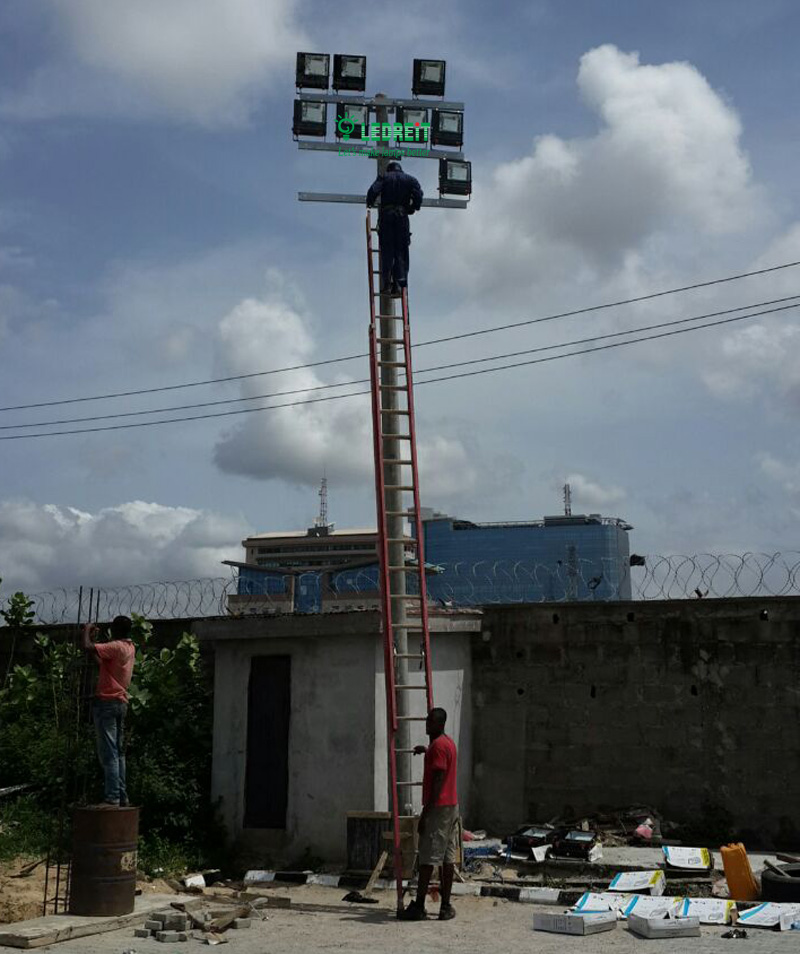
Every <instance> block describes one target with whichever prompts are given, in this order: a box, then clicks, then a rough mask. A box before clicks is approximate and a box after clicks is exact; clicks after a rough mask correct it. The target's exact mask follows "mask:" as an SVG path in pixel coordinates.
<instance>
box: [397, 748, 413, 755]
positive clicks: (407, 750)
mask: <svg viewBox="0 0 800 954" xmlns="http://www.w3.org/2000/svg"><path fill="white" fill-rule="evenodd" d="M413 751H414V750H413V749H395V752H396V753H397V754H398V755H399V754H400V753H402V752H413Z"/></svg>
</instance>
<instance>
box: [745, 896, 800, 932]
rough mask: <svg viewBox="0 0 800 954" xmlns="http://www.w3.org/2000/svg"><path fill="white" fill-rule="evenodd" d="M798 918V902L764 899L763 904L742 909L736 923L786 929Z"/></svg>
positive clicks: (780, 929) (799, 918)
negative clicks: (784, 902) (783, 902)
mask: <svg viewBox="0 0 800 954" xmlns="http://www.w3.org/2000/svg"><path fill="white" fill-rule="evenodd" d="M798 920H800V904H781V903H780V902H778V901H765V902H764V903H763V904H759V905H756V907H754V908H750V910H749V911H742V912H741V914H740V915H739V921H738V923H739V924H740V925H741V926H742V927H764V928H777V930H779V931H788V930H789V928H791V926H792V924H793V922H794V921H798Z"/></svg>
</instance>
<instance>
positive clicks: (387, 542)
mask: <svg viewBox="0 0 800 954" xmlns="http://www.w3.org/2000/svg"><path fill="white" fill-rule="evenodd" d="M366 228H367V277H368V280H369V306H370V324H369V357H370V384H371V397H372V426H373V442H374V453H375V499H376V505H377V516H378V557H379V567H380V569H379V585H380V594H381V614H382V620H383V659H384V673H385V678H386V711H387V719H386V726H387V736H388V739H387V742H388V750H389V791H390V802H391V812H392V825H393V846H394V851H393V858H394V873H395V879H396V882H397V908H398V912H399V911H400V910H401V909H402V907H403V857H402V850H401V833H400V814H401V812H400V809H401V802H400V792H401V791H402V792H403V793H404V794H403V797H404V799H408V798H410V795H409V794H408V793H409V790H411V789H413V788H416V787H418V786H419V785H421V782H420V781H416V780H413V779H412V778H411V774H412V767H413V765H414V762H413V758H412V754H411V753H413V750H414V744H413V743H412V740H411V737H410V735H411V727H412V725H413V724H414V723H419V722H424V721H425V718H426V716H427V713H428V712H429V711H430V709H432V708H433V681H432V677H431V653H430V636H429V627H428V598H427V588H426V584H425V554H424V538H423V526H422V519H421V516H420V497H419V469H418V466H417V440H416V426H415V420H414V385H413V375H412V369H411V330H410V326H409V320H408V292H407V289H405V288H404V289H403V290H402V297H401V299H400V301H401V314H400V315H394V314H393V312H394V302H393V300H392V299H391V298H389V297H388V296H384V295H381V293H380V281H379V280H378V281H377V282H376V275H378V276H379V275H380V271H378V270H376V269H375V267H374V265H375V259H374V255H375V254H376V253H377V254H378V257H379V258H380V245H379V241H378V238H377V236H378V230H377V228H376V227H375V225H374V224H373V219H372V212H371V211H369V210H368V211H367V221H366ZM398 321H402V337H399V335H398V333H399V328H398V326H397V324H396V322H398ZM392 323H394V324H392ZM401 370H402V371H403V372H404V373H405V378H404V386H402V387H400V386H399V385H398V374H399V373H400V371H401ZM403 428H406V429H405V430H403ZM401 441H402V442H403V443H402V444H401V443H400V442H401ZM401 468H402V470H401ZM409 496H410V497H411V499H410V500H408V497H409ZM406 520H413V522H414V529H415V536H414V539H412V538H410V537H406V536H405V534H404V524H405V521H406ZM410 546H413V547H414V553H413V557H412V558H411V559H410V561H409V562H407V560H406V552H405V551H406V548H407V547H410ZM414 580H416V583H417V585H416V592H413V591H412V592H409V584H410V583H412V582H413V581H414ZM409 611H411V612H413V613H414V616H413V617H412V618H411V619H409V618H408V613H409ZM417 614H418V615H417ZM412 620H413V622H412ZM409 633H414V634H415V638H416V635H419V642H420V645H419V649H420V651H419V652H418V653H409V652H408V634H409ZM409 659H418V660H420V662H421V668H422V671H423V672H424V683H422V684H413V683H411V682H410V681H409V678H408V660H409ZM423 690H424V692H423ZM415 741H416V742H417V743H419V742H421V741H422V739H421V738H420V739H417V740H415ZM398 758H399V759H400V760H401V762H402V771H400V772H399V773H398Z"/></svg>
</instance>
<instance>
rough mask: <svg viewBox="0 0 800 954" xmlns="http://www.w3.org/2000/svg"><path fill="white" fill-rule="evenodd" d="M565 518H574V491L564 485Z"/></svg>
mask: <svg viewBox="0 0 800 954" xmlns="http://www.w3.org/2000/svg"><path fill="white" fill-rule="evenodd" d="M564 516H565V517H571V516H572V491H571V490H570V489H569V484H564Z"/></svg>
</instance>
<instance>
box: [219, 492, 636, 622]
mask: <svg viewBox="0 0 800 954" xmlns="http://www.w3.org/2000/svg"><path fill="white" fill-rule="evenodd" d="M422 517H423V528H424V534H425V540H424V543H425V562H426V565H427V566H428V567H429V568H430V569H429V572H428V574H427V583H428V594H429V596H430V598H431V600H433V601H437V602H439V603H440V604H441V605H444V606H455V607H458V606H480V605H482V604H485V603H540V602H550V601H552V602H561V601H565V600H567V601H569V600H584V601H585V600H629V599H630V598H631V582H630V549H629V542H628V531H629V530H631V529H632V527H631V526H630V524H628V523H626V522H625V521H624V520H620V519H618V518H616V517H603V516H601V515H600V514H589V515H588V516H585V515H576V516H555V517H545V518H544V519H543V520H537V521H531V522H524V523H473V522H471V521H468V520H459V519H456V518H454V517H449V516H447V515H446V514H440V513H436V512H435V511H433V510H425V511H424V512H423V514H422ZM376 536H377V535H376V533H375V531H374V530H358V531H347V530H345V531H332V532H330V533H328V532H326V533H320V532H319V531H318V530H313V529H312V530H309V531H308V532H307V533H292V534H288V533H287V534H276V533H272V534H268V535H263V536H260V537H251V538H249V539H248V540H245V541H244V545H245V547H246V551H247V562H246V563H235V564H233V565H235V566H237V567H238V570H239V577H238V585H237V596H238V597H239V598H240V602H242V604H243V605H244V603H245V602H246V600H244V599H242V598H246V597H258V596H262V597H265V602H268V603H269V604H270V605H271V606H272V607H274V608H275V609H277V610H278V611H284V612H306V613H315V612H320V611H322V610H330V609H336V608H340V609H354V608H366V607H370V606H377V600H378V567H377V561H375V562H373V559H372V558H373V557H374V556H375V551H376ZM406 554H407V559H413V557H414V555H415V549H414V548H413V547H409V548H408V549H407V551H406ZM235 601H236V599H235V598H234V599H233V600H232V601H231V604H232V605H233V604H234V603H235Z"/></svg>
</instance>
